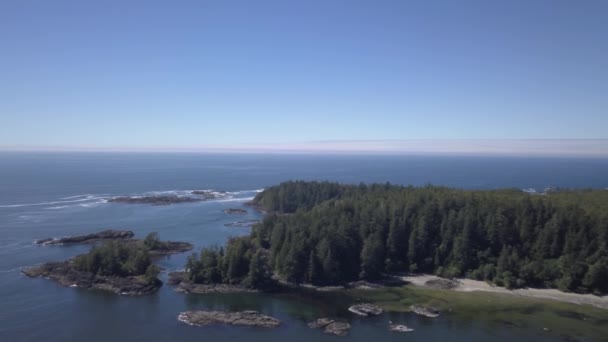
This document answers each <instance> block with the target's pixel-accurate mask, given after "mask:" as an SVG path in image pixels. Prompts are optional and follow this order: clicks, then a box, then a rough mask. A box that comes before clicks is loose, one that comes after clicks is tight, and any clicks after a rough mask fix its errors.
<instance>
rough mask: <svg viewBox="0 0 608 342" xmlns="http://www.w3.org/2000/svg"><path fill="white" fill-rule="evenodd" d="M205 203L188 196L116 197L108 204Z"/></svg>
mask: <svg viewBox="0 0 608 342" xmlns="http://www.w3.org/2000/svg"><path fill="white" fill-rule="evenodd" d="M200 201H203V199H201V198H196V197H187V196H174V195H172V196H121V197H114V198H112V199H110V200H108V202H112V203H127V204H151V205H169V204H177V203H192V202H200Z"/></svg>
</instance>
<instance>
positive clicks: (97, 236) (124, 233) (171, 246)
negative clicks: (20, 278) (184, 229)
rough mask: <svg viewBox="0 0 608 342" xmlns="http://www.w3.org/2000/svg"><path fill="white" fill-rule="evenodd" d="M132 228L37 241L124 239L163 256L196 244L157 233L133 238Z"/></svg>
mask: <svg viewBox="0 0 608 342" xmlns="http://www.w3.org/2000/svg"><path fill="white" fill-rule="evenodd" d="M134 235H135V234H133V232H132V231H130V230H112V229H108V230H104V231H101V232H98V233H92V234H86V235H76V236H68V237H63V238H47V239H41V240H36V241H35V243H36V244H39V245H44V246H53V245H65V244H78V243H95V242H99V241H123V242H124V243H126V244H130V245H132V244H143V245H144V247H145V248H146V250H147V252H148V253H149V254H150V256H163V255H170V254H177V253H184V252H187V251H189V250H191V249H192V248H193V247H194V246H193V245H192V244H191V243H189V242H179V241H160V238H159V237H158V234H157V233H150V234H148V236H146V238H145V239H133V236H134Z"/></svg>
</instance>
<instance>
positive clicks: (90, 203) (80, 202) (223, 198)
mask: <svg viewBox="0 0 608 342" xmlns="http://www.w3.org/2000/svg"><path fill="white" fill-rule="evenodd" d="M193 191H208V192H209V193H210V194H213V195H215V196H217V197H218V198H217V199H212V200H207V201H204V202H228V201H246V200H252V199H253V197H249V196H248V197H238V196H241V195H247V194H252V193H260V192H262V191H264V189H254V190H240V191H225V192H224V191H218V190H214V189H195V190H165V191H148V192H145V193H143V194H137V195H121V196H128V197H133V198H139V197H145V196H161V195H174V196H180V197H182V196H188V197H193V196H194V197H196V195H193V194H192V192H193ZM113 197H120V196H119V195H115V196H114V195H109V194H99V195H94V194H83V195H74V196H68V197H62V198H60V200H58V201H49V202H37V203H16V204H1V205H0V208H20V207H36V206H50V207H47V208H44V209H46V210H60V209H65V208H69V207H74V206H80V207H85V208H88V207H95V206H98V205H100V204H103V203H107V202H108V199H110V198H113Z"/></svg>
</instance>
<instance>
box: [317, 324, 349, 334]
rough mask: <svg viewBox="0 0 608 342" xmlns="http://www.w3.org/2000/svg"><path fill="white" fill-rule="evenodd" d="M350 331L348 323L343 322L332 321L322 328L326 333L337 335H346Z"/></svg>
mask: <svg viewBox="0 0 608 342" xmlns="http://www.w3.org/2000/svg"><path fill="white" fill-rule="evenodd" d="M349 331H350V324H348V323H345V322H333V323H331V324H328V325H327V326H326V327H325V329H324V330H323V332H324V333H326V334H333V335H338V336H346V335H348V332H349Z"/></svg>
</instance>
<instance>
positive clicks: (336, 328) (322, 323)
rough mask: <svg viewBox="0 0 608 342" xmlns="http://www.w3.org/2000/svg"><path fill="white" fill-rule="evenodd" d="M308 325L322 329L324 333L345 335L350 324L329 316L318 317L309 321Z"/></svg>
mask: <svg viewBox="0 0 608 342" xmlns="http://www.w3.org/2000/svg"><path fill="white" fill-rule="evenodd" d="M308 327H309V328H312V329H323V332H324V333H326V334H332V335H338V336H346V335H348V332H349V331H350V324H348V323H345V322H336V321H335V320H333V319H331V318H326V317H324V318H318V319H316V320H314V321H312V322H310V323H308Z"/></svg>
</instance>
